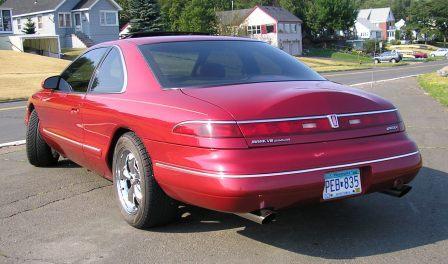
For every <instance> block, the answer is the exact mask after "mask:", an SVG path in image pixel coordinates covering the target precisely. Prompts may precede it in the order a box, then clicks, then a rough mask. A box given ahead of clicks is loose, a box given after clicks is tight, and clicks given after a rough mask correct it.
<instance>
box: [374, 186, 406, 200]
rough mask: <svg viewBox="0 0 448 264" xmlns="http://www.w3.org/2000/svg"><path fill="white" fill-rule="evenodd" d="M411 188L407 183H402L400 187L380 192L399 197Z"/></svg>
mask: <svg viewBox="0 0 448 264" xmlns="http://www.w3.org/2000/svg"><path fill="white" fill-rule="evenodd" d="M411 189H412V187H411V186H409V185H402V186H401V187H400V188H392V189H387V190H384V191H382V192H381V193H384V194H387V195H390V196H394V197H398V198H401V197H403V196H405V195H406V194H407V193H408V192H410V191H411Z"/></svg>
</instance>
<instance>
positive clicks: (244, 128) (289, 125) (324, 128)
mask: <svg viewBox="0 0 448 264" xmlns="http://www.w3.org/2000/svg"><path fill="white" fill-rule="evenodd" d="M332 118H333V121H332V120H331V119H332ZM334 118H335V117H334V116H333V117H332V116H319V117H315V118H312V117H310V118H309V117H304V118H297V120H288V121H267V122H240V123H239V126H240V129H241V132H242V133H243V135H244V136H246V137H261V136H282V135H294V134H296V135H297V134H298V135H300V134H314V133H322V132H332V131H341V130H349V129H358V128H367V127H372V126H381V125H388V124H397V123H400V122H401V118H400V116H399V115H398V112H397V111H393V112H382V113H374V114H359V115H352V114H347V115H344V114H342V115H336V120H334Z"/></svg>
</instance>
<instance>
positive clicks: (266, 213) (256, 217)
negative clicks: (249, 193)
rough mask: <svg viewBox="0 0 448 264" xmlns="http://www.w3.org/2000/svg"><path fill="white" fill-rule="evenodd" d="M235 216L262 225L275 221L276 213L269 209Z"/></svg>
mask: <svg viewBox="0 0 448 264" xmlns="http://www.w3.org/2000/svg"><path fill="white" fill-rule="evenodd" d="M235 215H237V216H239V217H242V218H245V219H247V220H250V221H253V222H255V223H258V224H260V225H264V224H269V223H270V222H272V220H274V219H275V216H276V213H275V212H274V211H271V210H268V209H261V210H259V211H255V212H252V213H235Z"/></svg>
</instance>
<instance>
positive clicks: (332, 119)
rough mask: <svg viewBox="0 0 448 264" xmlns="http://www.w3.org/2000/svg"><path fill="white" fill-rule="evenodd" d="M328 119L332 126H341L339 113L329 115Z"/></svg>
mask: <svg viewBox="0 0 448 264" xmlns="http://www.w3.org/2000/svg"><path fill="white" fill-rule="evenodd" d="M327 117H328V121H330V125H331V127H332V128H338V127H339V121H338V116H337V115H328V116H327Z"/></svg>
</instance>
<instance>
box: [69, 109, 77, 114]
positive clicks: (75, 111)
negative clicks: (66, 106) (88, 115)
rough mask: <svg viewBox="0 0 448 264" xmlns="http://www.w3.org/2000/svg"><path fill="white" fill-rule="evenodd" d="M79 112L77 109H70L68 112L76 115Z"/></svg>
mask: <svg viewBox="0 0 448 264" xmlns="http://www.w3.org/2000/svg"><path fill="white" fill-rule="evenodd" d="M78 112H79V108H72V109H71V110H70V113H71V114H77V113H78Z"/></svg>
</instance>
